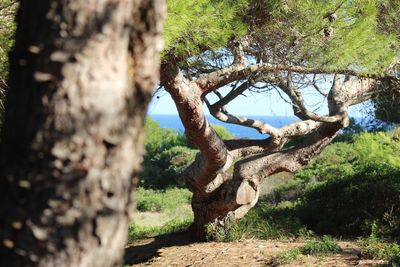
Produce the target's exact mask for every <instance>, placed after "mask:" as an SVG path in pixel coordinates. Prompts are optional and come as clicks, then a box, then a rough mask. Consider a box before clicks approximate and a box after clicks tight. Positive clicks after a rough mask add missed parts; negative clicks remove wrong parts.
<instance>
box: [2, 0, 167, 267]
mask: <svg viewBox="0 0 400 267" xmlns="http://www.w3.org/2000/svg"><path fill="white" fill-rule="evenodd" d="M163 14H164V4H163V1H161V0H133V1H130V0H121V1H113V0H101V1H98V0H96V1H95V0H87V1H80V0H73V1H66V0H62V1H50V0H48V1H22V2H21V5H20V9H19V13H18V17H17V23H18V29H17V34H16V44H15V47H14V50H13V51H12V53H11V57H10V59H11V60H10V62H11V67H10V80H9V87H10V89H9V92H8V94H7V102H6V113H5V121H4V124H3V129H2V132H1V146H0V153H1V154H0V155H1V161H0V266H121V264H122V262H121V261H122V256H123V248H124V245H125V241H126V238H127V223H128V219H129V206H130V204H131V197H130V195H131V191H132V189H133V188H134V186H135V179H136V178H135V177H136V175H137V172H138V170H139V166H140V163H141V158H142V152H143V148H142V139H143V130H142V128H143V121H144V116H145V112H146V107H147V103H148V101H149V100H150V98H151V93H152V90H153V88H154V84H155V82H156V81H157V78H158V75H157V71H155V70H157V68H158V61H159V58H158V52H159V51H160V48H161V42H160V31H161V25H160V22H161V20H162V18H163Z"/></svg>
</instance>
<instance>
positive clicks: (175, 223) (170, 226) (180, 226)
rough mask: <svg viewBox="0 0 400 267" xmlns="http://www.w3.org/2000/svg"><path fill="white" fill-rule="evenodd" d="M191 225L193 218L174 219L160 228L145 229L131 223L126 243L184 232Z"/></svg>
mask: <svg viewBox="0 0 400 267" xmlns="http://www.w3.org/2000/svg"><path fill="white" fill-rule="evenodd" d="M192 223H193V218H191V217H190V218H183V219H182V218H176V219H173V220H171V221H169V222H168V223H166V224H164V225H163V226H160V227H146V226H141V225H137V224H135V223H132V224H131V225H129V228H128V241H133V240H135V239H141V238H146V237H154V236H157V235H164V234H169V233H174V232H180V231H184V230H186V229H188V228H189V226H190V225H191V224H192Z"/></svg>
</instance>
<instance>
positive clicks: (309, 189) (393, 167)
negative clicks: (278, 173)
mask: <svg viewBox="0 0 400 267" xmlns="http://www.w3.org/2000/svg"><path fill="white" fill-rule="evenodd" d="M399 168H400V142H399V138H398V134H397V133H396V131H393V132H392V133H363V134H360V135H358V136H356V137H354V144H347V143H335V144H333V145H330V146H328V147H327V149H326V150H325V151H324V152H323V153H322V154H321V155H320V156H319V157H317V158H316V159H315V160H314V161H313V162H312V163H311V164H310V166H308V167H306V168H305V169H304V170H303V171H300V172H299V173H297V174H296V179H299V180H301V181H303V183H304V184H307V183H308V184H307V186H305V187H304V188H305V192H304V195H303V196H302V197H301V199H300V201H299V205H298V208H297V212H298V216H299V218H301V221H302V222H303V223H304V224H306V225H307V227H309V228H311V229H313V230H315V231H316V232H318V233H321V234H333V235H338V234H340V235H362V234H367V235H368V234H369V229H370V226H371V223H372V222H374V221H376V222H377V223H378V224H379V226H380V227H379V229H380V235H381V236H386V237H399V236H400V171H399ZM312 180H314V182H312V183H309V182H310V181H312Z"/></svg>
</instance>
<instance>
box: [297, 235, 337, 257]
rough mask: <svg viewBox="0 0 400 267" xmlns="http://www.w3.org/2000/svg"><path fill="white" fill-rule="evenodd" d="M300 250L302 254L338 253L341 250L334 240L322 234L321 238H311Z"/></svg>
mask: <svg viewBox="0 0 400 267" xmlns="http://www.w3.org/2000/svg"><path fill="white" fill-rule="evenodd" d="M300 250H301V253H302V254H304V255H326V254H330V253H339V252H340V251H342V249H341V248H340V247H339V245H338V244H337V243H336V241H335V240H334V239H333V238H332V237H331V236H328V235H324V236H323V237H322V239H313V240H309V241H307V242H306V244H305V245H304V246H302V247H301V249H300Z"/></svg>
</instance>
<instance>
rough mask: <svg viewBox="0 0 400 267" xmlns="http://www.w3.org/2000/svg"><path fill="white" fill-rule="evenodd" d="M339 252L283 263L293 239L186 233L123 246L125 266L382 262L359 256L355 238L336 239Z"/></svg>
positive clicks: (321, 264) (330, 265)
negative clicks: (206, 237) (224, 239)
mask: <svg viewBox="0 0 400 267" xmlns="http://www.w3.org/2000/svg"><path fill="white" fill-rule="evenodd" d="M338 244H339V245H340V247H341V248H342V250H343V251H342V252H341V253H338V254H334V255H329V256H319V257H318V256H310V255H301V256H299V257H298V258H297V259H296V261H294V262H291V263H290V264H286V265H279V264H277V261H276V257H277V255H278V254H280V253H282V252H285V251H287V250H289V249H291V248H294V247H300V246H302V245H304V243H303V242H300V241H297V240H292V241H290V240H288V241H275V240H269V241H265V240H256V239H252V240H241V241H237V242H230V243H219V242H206V243H195V242H193V240H192V239H191V238H190V236H189V235H188V234H185V233H180V234H171V235H165V236H160V237H156V238H150V239H146V240H138V241H135V242H134V243H132V244H130V245H129V246H128V247H127V248H126V256H125V265H126V266H179V267H180V266H187V267H189V266H207V267H208V266H218V267H225V266H240V267H242V266H329V267H333V266H337V267H341V266H382V265H384V264H385V262H384V261H379V260H370V259H363V258H362V257H361V253H360V248H359V247H358V246H357V243H356V242H355V241H339V242H338Z"/></svg>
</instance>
